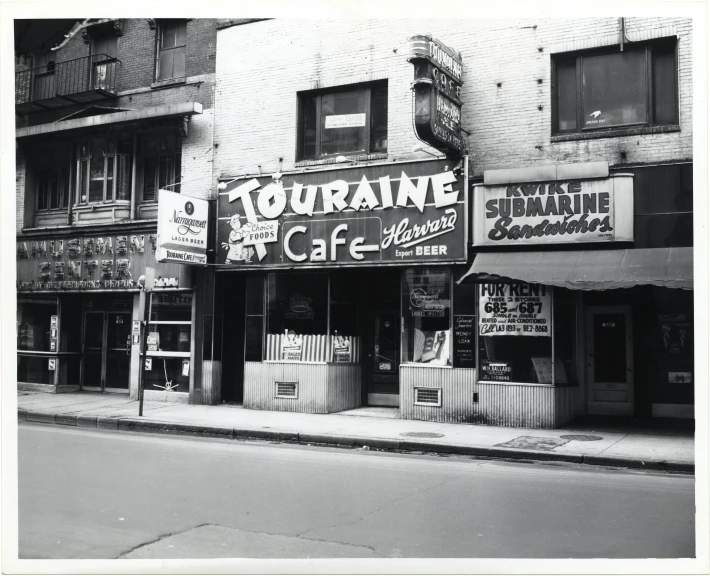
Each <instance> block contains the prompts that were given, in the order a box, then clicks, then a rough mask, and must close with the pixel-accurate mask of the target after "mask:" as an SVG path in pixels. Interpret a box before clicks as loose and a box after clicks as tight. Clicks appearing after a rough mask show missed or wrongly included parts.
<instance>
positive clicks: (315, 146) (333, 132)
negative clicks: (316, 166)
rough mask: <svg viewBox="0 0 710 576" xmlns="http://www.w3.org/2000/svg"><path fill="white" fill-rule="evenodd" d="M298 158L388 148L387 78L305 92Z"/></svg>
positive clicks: (302, 96)
mask: <svg viewBox="0 0 710 576" xmlns="http://www.w3.org/2000/svg"><path fill="white" fill-rule="evenodd" d="M298 100H299V139H298V159H299V160H315V159H319V158H329V157H332V156H337V155H347V154H371V153H386V152H387V81H386V80H385V81H378V82H371V83H368V84H357V85H351V86H345V87H341V88H338V89H331V90H328V91H309V92H301V93H299V95H298Z"/></svg>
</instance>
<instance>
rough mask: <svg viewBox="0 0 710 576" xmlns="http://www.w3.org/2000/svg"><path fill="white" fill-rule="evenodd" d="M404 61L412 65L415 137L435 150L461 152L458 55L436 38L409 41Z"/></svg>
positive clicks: (423, 37) (411, 39)
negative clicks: (407, 54) (406, 56)
mask: <svg viewBox="0 0 710 576" xmlns="http://www.w3.org/2000/svg"><path fill="white" fill-rule="evenodd" d="M407 60H408V61H409V62H410V63H411V64H412V65H413V66H414V81H413V82H412V90H413V91H414V109H415V111H414V126H415V128H416V131H417V136H419V138H420V139H422V140H424V141H425V142H426V143H428V144H430V145H431V146H433V147H435V148H439V149H442V150H450V151H454V152H457V153H461V152H462V151H463V150H464V148H465V143H464V141H463V137H462V136H461V106H462V105H463V102H462V101H461V87H462V85H463V81H462V75H463V60H462V58H461V54H460V53H459V52H458V51H456V50H454V49H452V48H449V47H448V46H446V45H445V44H443V43H442V42H440V41H439V40H437V39H436V38H433V37H431V36H426V35H417V36H413V37H412V38H410V39H409V56H408V58H407Z"/></svg>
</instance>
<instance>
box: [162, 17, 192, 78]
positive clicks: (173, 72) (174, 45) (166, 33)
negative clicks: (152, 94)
mask: <svg viewBox="0 0 710 576" xmlns="http://www.w3.org/2000/svg"><path fill="white" fill-rule="evenodd" d="M186 44H187V22H185V21H184V20H182V21H180V20H164V21H162V22H161V23H160V27H159V30H158V50H157V62H156V70H155V79H156V80H157V81H161V80H172V79H175V78H184V77H185V47H186Z"/></svg>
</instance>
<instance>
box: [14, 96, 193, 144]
mask: <svg viewBox="0 0 710 576" xmlns="http://www.w3.org/2000/svg"><path fill="white" fill-rule="evenodd" d="M193 114H202V104H200V103H199V102H181V103H179V104H164V105H162V106H149V107H146V108H140V109H138V110H130V111H126V112H114V113H113V114H98V115H96V116H88V117H86V118H74V119H71V120H60V121H58V122H50V123H48V124H38V125H37V126H25V127H23V128H17V130H15V137H16V138H26V137H28V136H41V135H43V134H53V133H56V132H64V131H67V130H79V129H82V128H92V127H95V126H108V125H110V124H123V123H127V122H140V121H144V120H153V119H156V118H171V117H178V116H192V115H193Z"/></svg>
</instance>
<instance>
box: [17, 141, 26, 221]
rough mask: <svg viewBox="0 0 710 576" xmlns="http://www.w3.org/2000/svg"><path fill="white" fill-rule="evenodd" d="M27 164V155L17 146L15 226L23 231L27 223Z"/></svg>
mask: <svg viewBox="0 0 710 576" xmlns="http://www.w3.org/2000/svg"><path fill="white" fill-rule="evenodd" d="M26 167H27V164H26V162H25V155H24V154H23V153H22V149H21V148H20V147H19V146H15V200H16V201H15V226H16V228H17V230H18V231H20V230H21V229H22V226H23V225H24V221H25V195H24V191H25V173H26Z"/></svg>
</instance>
